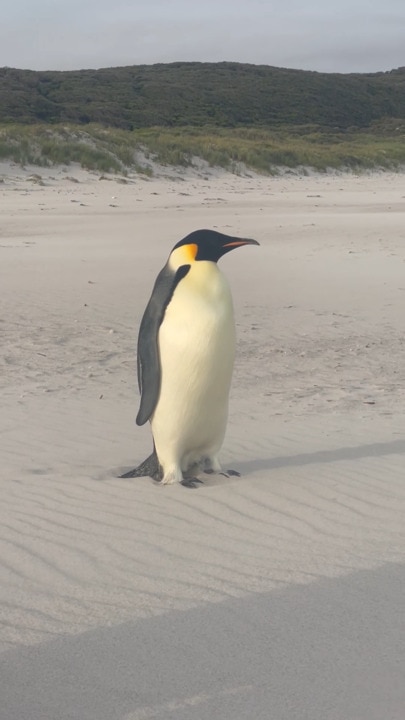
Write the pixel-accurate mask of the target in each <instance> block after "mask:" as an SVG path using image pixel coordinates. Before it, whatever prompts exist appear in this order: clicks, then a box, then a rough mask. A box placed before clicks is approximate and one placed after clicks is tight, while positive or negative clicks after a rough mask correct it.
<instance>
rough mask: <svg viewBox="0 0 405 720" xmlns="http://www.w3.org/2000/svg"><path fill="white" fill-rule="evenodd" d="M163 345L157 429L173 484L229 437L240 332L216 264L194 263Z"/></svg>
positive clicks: (169, 314) (164, 329)
mask: <svg viewBox="0 0 405 720" xmlns="http://www.w3.org/2000/svg"><path fill="white" fill-rule="evenodd" d="M158 341H159V351H160V361H161V389H160V396H159V401H158V404H157V406H156V410H155V412H154V415H153V417H152V420H151V425H152V433H153V438H154V441H155V446H156V451H157V455H158V458H159V461H160V464H161V465H162V467H163V472H164V475H165V476H167V474H168V473H172V474H173V472H174V473H175V475H176V477H173V478H171V477H170V478H168V477H167V478H166V481H167V482H170V481H172V480H179V479H181V477H180V478H179V471H180V470H183V471H185V470H187V468H188V467H189V466H190V465H191V464H192V463H194V462H198V461H200V460H201V459H203V458H205V457H207V458H215V456H216V454H217V452H218V450H219V449H220V447H221V445H222V442H223V439H224V435H225V429H226V423H227V416H228V397H229V389H230V383H231V377H232V369H233V362H234V356H235V328H234V319H233V307H232V298H231V293H230V290H229V287H228V283H227V281H226V279H225V278H224V276H223V275H222V273H221V272H220V271H219V269H218V267H217V265H216V264H214V263H211V262H201V261H199V262H196V263H194V264H193V265H192V267H191V269H190V271H189V273H188V274H187V275H186V277H185V278H184V279H183V280H181V282H180V283H179V285H178V286H177V288H176V290H175V292H174V295H173V298H172V300H171V302H170V303H169V305H168V307H167V309H166V314H165V318H164V321H163V323H162V325H161V327H160V330H159V338H158ZM173 468H177V470H175V471H174V470H173Z"/></svg>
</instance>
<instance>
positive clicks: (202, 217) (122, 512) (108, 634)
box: [0, 165, 405, 720]
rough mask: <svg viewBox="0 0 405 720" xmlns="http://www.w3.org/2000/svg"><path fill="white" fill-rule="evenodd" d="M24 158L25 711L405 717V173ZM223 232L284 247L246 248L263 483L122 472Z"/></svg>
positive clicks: (6, 390) (19, 656)
mask: <svg viewBox="0 0 405 720" xmlns="http://www.w3.org/2000/svg"><path fill="white" fill-rule="evenodd" d="M38 173H40V175H41V177H37V176H36V174H38ZM0 177H2V178H3V182H2V183H1V184H0V203H1V221H0V286H1V298H2V312H1V317H0V334H1V339H2V353H1V359H0V360H1V364H2V373H1V376H0V383H1V407H2V409H1V414H0V441H1V446H0V448H1V450H0V454H1V490H2V503H1V509H0V519H1V530H0V577H1V585H0V609H1V619H2V622H1V625H0V648H1V650H2V654H1V655H0V664H1V671H0V698H1V700H0V717H1V718H2V720H3V718H4V720H25V719H26V720H37V719H38V720H40V719H41V720H54V719H55V718H58V720H65V719H66V720H68V718H69V719H71V718H75V719H76V718H77V719H79V718H80V720H104V719H105V720H115V719H120V720H121V719H122V720H143V719H145V718H158V719H159V720H170V719H171V718H173V720H174V718H176V720H179V719H181V718H184V719H185V720H189V719H190V718H193V719H196V720H197V719H198V720H205V718H207V720H208V719H210V720H212V718H216V717H218V718H221V719H222V718H224V719H225V718H230V719H231V718H232V719H233V720H234V719H242V718H255V720H258V719H261V718H263V719H264V718H266V719H267V718H275V719H277V720H293V719H295V718H296V719H297V720H303V719H305V718H308V720H318V719H319V720H325V718H328V720H330V719H335V718H336V720H351V719H352V718H353V720H354V719H356V720H358V719H361V720H374V719H375V720H381V718H390V720H402V718H403V717H404V713H405V686H404V683H403V677H404V673H405V649H404V648H405V629H404V611H403V606H404V602H403V598H404V592H405V583H404V580H405V572H404V569H405V566H404V560H405V523H404V517H405V484H404V467H405V425H404V420H405V390H404V388H405V363H404V351H405V340H404V326H405V320H404V318H405V313H404V308H405V264H404V263H405V244H404V239H405V231H404V228H405V217H404V214H405V184H404V178H403V176H402V175H394V174H380V175H378V174H375V175H370V176H364V177H356V176H314V177H294V176H292V177H279V178H262V177H235V176H232V175H225V174H222V175H219V174H218V175H216V174H212V175H203V174H202V173H200V175H199V176H198V175H192V174H188V175H184V177H183V178H182V177H181V176H179V175H176V176H173V177H172V178H168V177H166V178H157V179H153V180H146V179H140V178H138V177H133V178H127V179H125V180H126V181H125V182H120V181H118V180H117V179H116V178H108V179H102V180H100V179H99V177H98V175H95V174H85V173H83V172H82V171H79V170H77V169H74V168H73V169H72V168H69V169H67V170H63V169H62V168H58V169H52V170H51V169H49V170H42V169H41V170H40V171H38V170H32V169H30V170H28V171H22V170H21V169H19V168H12V167H10V166H5V165H3V166H1V168H0ZM199 227H211V228H217V229H219V230H222V231H224V232H229V233H231V234H235V235H236V234H238V235H239V234H240V235H242V236H243V235H244V236H249V237H254V238H256V239H257V240H259V241H260V243H261V246H260V248H243V249H241V250H238V251H237V252H235V253H232V254H231V255H229V256H227V257H226V258H224V259H223V260H222V261H221V267H222V269H223V271H224V272H225V273H226V274H227V276H228V278H229V280H230V283H231V286H232V289H233V295H234V301H235V311H236V320H237V332H238V354H237V364H236V368H235V375H234V383H233V388H232V394H231V408H230V419H229V426H228V432H227V437H226V441H225V445H224V448H223V453H222V459H223V464H224V466H225V467H235V468H236V469H238V470H239V471H240V472H241V473H242V476H241V477H240V478H229V479H227V478H224V477H223V476H209V477H207V478H206V479H205V480H204V484H203V485H202V486H201V487H200V488H199V489H198V490H195V491H192V490H186V489H185V488H183V487H180V486H179V487H164V488H162V487H158V486H156V485H155V484H154V483H153V482H152V481H150V480H148V479H146V478H145V479H137V480H123V479H118V478H117V475H118V474H119V473H120V472H123V471H125V470H126V469H128V468H129V467H133V466H134V464H135V463H137V462H138V461H140V460H142V459H143V458H144V457H146V455H147V454H148V453H149V451H150V447H151V441H150V435H149V431H148V428H142V429H139V428H137V427H136V426H135V423H134V417H135V414H136V410H137V403H138V396H137V388H136V371H135V354H134V348H135V343H136V336H137V330H138V326H139V321H140V318H141V315H142V312H143V309H144V306H145V303H146V301H147V299H148V296H149V293H150V290H151V286H152V283H153V280H154V278H155V276H156V274H157V272H158V270H159V269H160V267H161V266H162V264H163V263H164V261H165V258H166V256H167V254H168V253H169V251H170V249H171V247H172V245H173V244H174V243H175V242H176V241H177V240H178V239H180V238H181V237H182V236H183V235H185V234H187V233H188V232H190V231H192V230H194V229H197V228H199Z"/></svg>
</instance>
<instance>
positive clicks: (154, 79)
mask: <svg viewBox="0 0 405 720" xmlns="http://www.w3.org/2000/svg"><path fill="white" fill-rule="evenodd" d="M383 118H398V119H405V68H400V69H398V70H392V71H391V72H385V73H374V74H349V75H343V74H326V73H317V72H308V71H303V70H288V69H281V68H275V67H268V66H264V65H244V64H239V63H228V62H223V63H183V62H178V63H171V64H158V65H139V66H131V67H118V68H106V69H101V70H80V71H68V72H56V71H46V72H34V71H30V70H17V69H13V68H2V69H0V123H3V124H4V123H21V124H32V123H38V122H41V123H45V124H48V123H52V124H57V123H66V122H70V123H75V124H88V123H99V124H102V125H104V126H109V127H116V128H123V129H127V130H134V129H137V128H148V127H154V126H161V127H166V128H168V127H180V126H193V127H198V126H199V127H201V126H205V125H209V126H215V127H228V128H238V127H241V126H245V127H246V126H249V127H252V126H255V127H274V126H284V125H288V126H294V125H305V124H317V125H319V126H322V127H328V128H335V129H341V130H344V129H347V128H354V127H357V128H366V127H368V126H369V125H370V124H371V123H373V122H375V121H378V120H381V119H383Z"/></svg>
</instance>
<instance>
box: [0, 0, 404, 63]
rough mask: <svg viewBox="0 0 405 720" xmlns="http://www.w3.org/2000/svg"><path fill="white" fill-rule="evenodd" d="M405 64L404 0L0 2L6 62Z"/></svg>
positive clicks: (0, 47) (0, 58)
mask: <svg viewBox="0 0 405 720" xmlns="http://www.w3.org/2000/svg"><path fill="white" fill-rule="evenodd" d="M179 60H182V61H200V62H220V61H223V60H227V61H234V62H244V63H254V64H263V65H274V66H277V67H288V68H299V69H303V70H318V71H321V72H377V71H385V70H391V69H393V68H397V67H401V66H405V0H201V1H200V2H198V0H0V67H4V66H8V67H18V68H26V69H31V70H78V69H82V68H100V67H111V66H119V65H138V64H151V63H158V62H164V63H166V62H175V61H179Z"/></svg>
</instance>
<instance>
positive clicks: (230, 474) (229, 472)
mask: <svg viewBox="0 0 405 720" xmlns="http://www.w3.org/2000/svg"><path fill="white" fill-rule="evenodd" d="M219 474H220V475H223V476H224V477H240V472H238V471H237V470H227V471H226V472H220V473H219Z"/></svg>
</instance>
